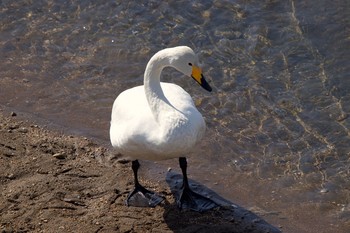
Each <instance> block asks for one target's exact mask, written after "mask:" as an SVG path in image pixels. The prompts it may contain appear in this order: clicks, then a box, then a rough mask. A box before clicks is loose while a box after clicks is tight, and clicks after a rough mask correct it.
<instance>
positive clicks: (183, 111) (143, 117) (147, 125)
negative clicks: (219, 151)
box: [110, 46, 212, 207]
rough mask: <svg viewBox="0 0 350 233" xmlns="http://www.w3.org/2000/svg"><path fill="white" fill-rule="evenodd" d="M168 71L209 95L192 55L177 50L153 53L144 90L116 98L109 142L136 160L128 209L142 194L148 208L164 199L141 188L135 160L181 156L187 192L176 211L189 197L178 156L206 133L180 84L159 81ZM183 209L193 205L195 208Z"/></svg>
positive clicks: (139, 87)
mask: <svg viewBox="0 0 350 233" xmlns="http://www.w3.org/2000/svg"><path fill="white" fill-rule="evenodd" d="M168 66H170V67H174V68H175V69H177V70H178V71H180V72H181V73H183V74H185V75H186V76H189V77H192V78H193V79H195V80H196V81H197V82H198V83H199V84H200V85H201V86H202V87H203V88H204V89H206V90H207V91H211V90H212V89H211V87H210V86H209V84H208V83H207V82H206V80H205V79H204V77H203V75H202V71H201V69H200V68H199V66H198V58H197V56H196V55H195V53H194V52H193V50H192V49H190V48H189V47H186V46H179V47H174V48H167V49H163V50H161V51H159V52H157V53H156V54H155V55H154V56H153V57H152V58H151V59H150V61H149V62H148V64H147V67H146V70H145V73H144V85H143V86H137V87H134V88H131V89H128V90H126V91H124V92H122V93H121V94H120V95H119V96H118V97H117V98H116V100H115V101H114V104H113V109H112V119H111V127H110V140H111V143H112V145H113V147H115V148H116V149H117V150H118V152H120V153H122V154H123V155H125V156H127V157H129V158H132V159H133V160H134V161H133V162H132V169H133V171H134V177H135V190H134V191H133V192H132V193H130V194H129V196H128V199H127V201H126V202H127V204H128V205H129V204H130V203H129V201H130V200H131V199H132V198H133V196H134V195H136V194H137V193H138V194H141V195H139V197H137V198H138V199H140V197H141V198H142V199H147V201H146V202H147V203H148V204H147V205H149V206H155V205H157V204H158V203H159V202H160V201H162V198H160V197H159V196H156V194H155V193H153V192H151V191H149V190H147V189H145V188H144V187H142V186H141V185H140V184H139V182H138V179H137V171H138V168H139V166H140V165H139V163H138V159H146V160H164V159H170V158H175V157H179V158H180V166H181V168H182V171H183V176H184V185H183V186H184V187H183V189H184V190H185V191H184V192H186V194H183V195H182V196H183V198H180V200H178V204H179V206H180V207H182V206H183V205H184V202H187V201H186V200H185V199H186V196H188V193H190V192H192V191H190V190H189V185H188V181H187V174H186V165H187V163H186V158H185V157H182V156H184V155H186V154H188V153H189V152H190V151H191V150H192V149H193V147H194V146H195V145H196V143H197V142H198V141H200V139H201V138H202V136H203V134H204V132H205V122H204V119H203V117H202V115H201V114H200V113H199V112H198V110H197V109H196V107H195V105H194V103H193V101H192V98H191V96H190V95H189V94H188V93H187V92H186V91H184V90H183V89H182V88H181V87H180V86H178V85H175V84H172V83H164V82H160V74H161V72H162V70H163V68H165V67H168ZM196 195H197V194H196ZM135 205H144V204H135ZM185 205H189V206H191V205H193V203H192V204H186V203H185Z"/></svg>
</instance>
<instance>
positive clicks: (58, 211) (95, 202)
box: [0, 110, 278, 233]
mask: <svg viewBox="0 0 350 233" xmlns="http://www.w3.org/2000/svg"><path fill="white" fill-rule="evenodd" d="M15 115H16V114H12V116H11V114H10V113H6V112H4V111H3V110H1V111H0V122H1V123H0V132H1V133H0V163H1V164H2V167H3V168H2V169H1V171H0V183H1V194H0V203H1V204H0V210H1V215H2V217H1V220H0V229H1V231H2V232H185V233H186V232H198V231H199V232H237V233H238V232H247V230H249V232H278V230H277V231H275V230H276V229H277V228H275V227H273V226H271V225H270V224H268V223H267V222H265V221H264V220H263V219H260V218H259V217H257V216H256V215H255V214H253V213H251V212H250V211H248V210H245V209H243V208H241V207H236V209H235V210H234V211H233V212H229V213H228V212H227V210H225V209H221V208H220V209H215V210H211V211H207V212H205V213H196V212H193V211H186V210H179V209H178V208H177V206H176V204H175V200H174V197H173V195H172V193H171V191H170V189H169V188H164V187H162V186H161V185H159V184H156V183H152V182H150V181H148V180H145V179H142V178H141V182H143V183H144V184H145V186H147V187H149V188H151V189H153V190H155V191H156V192H158V193H160V194H162V195H163V196H165V201H164V202H163V203H162V204H161V205H159V206H157V207H155V208H139V207H127V206H125V204H124V200H125V198H126V196H127V194H128V192H129V191H130V190H131V189H132V188H133V177H132V172H131V169H130V164H129V163H126V162H125V161H123V160H119V158H118V157H117V156H115V155H113V153H112V152H111V151H109V150H108V149H107V148H105V147H103V146H101V145H99V144H97V143H95V142H93V141H91V140H89V139H87V138H84V137H78V136H70V135H68V136H67V135H62V134H60V133H57V132H55V131H50V130H47V129H45V128H43V127H41V126H38V125H36V124H33V123H31V122H30V121H21V120H19V119H18V118H20V117H17V116H15ZM244 218H245V219H244Z"/></svg>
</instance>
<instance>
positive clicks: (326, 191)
mask: <svg viewBox="0 0 350 233" xmlns="http://www.w3.org/2000/svg"><path fill="white" fill-rule="evenodd" d="M320 193H328V189H326V188H323V189H321V190H320Z"/></svg>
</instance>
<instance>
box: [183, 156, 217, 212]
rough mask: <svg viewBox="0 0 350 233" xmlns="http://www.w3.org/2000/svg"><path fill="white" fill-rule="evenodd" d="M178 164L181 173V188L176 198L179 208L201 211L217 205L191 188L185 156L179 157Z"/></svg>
mask: <svg viewBox="0 0 350 233" xmlns="http://www.w3.org/2000/svg"><path fill="white" fill-rule="evenodd" d="M179 164H180V168H181V170H182V175H183V183H182V188H181V189H182V190H181V194H180V198H179V199H178V200H177V205H178V206H179V208H180V209H182V208H184V209H192V210H195V211H199V212H202V211H206V210H210V209H212V208H215V207H218V206H219V205H217V204H216V203H215V202H214V201H212V200H210V199H209V198H207V197H205V196H203V195H201V194H198V193H195V192H194V191H192V190H191V188H190V185H189V183H188V178H187V160H186V158H185V157H180V158H179Z"/></svg>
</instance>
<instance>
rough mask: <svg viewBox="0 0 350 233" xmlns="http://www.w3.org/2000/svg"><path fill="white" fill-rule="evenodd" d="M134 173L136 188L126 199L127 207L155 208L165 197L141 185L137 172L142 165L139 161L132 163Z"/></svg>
mask: <svg viewBox="0 0 350 233" xmlns="http://www.w3.org/2000/svg"><path fill="white" fill-rule="evenodd" d="M131 168H132V171H133V172H134V185H135V188H134V190H133V191H132V192H130V193H129V195H128V198H127V199H126V205H127V206H130V205H131V206H139V207H141V206H142V207H155V206H156V205H158V204H159V203H160V202H162V201H163V199H164V198H163V197H161V196H159V195H157V194H156V193H154V192H152V191H149V190H147V189H146V188H145V187H143V186H142V185H141V184H140V183H139V179H138V175H137V172H138V170H139V168H140V163H139V161H138V160H134V161H132V164H131Z"/></svg>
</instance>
